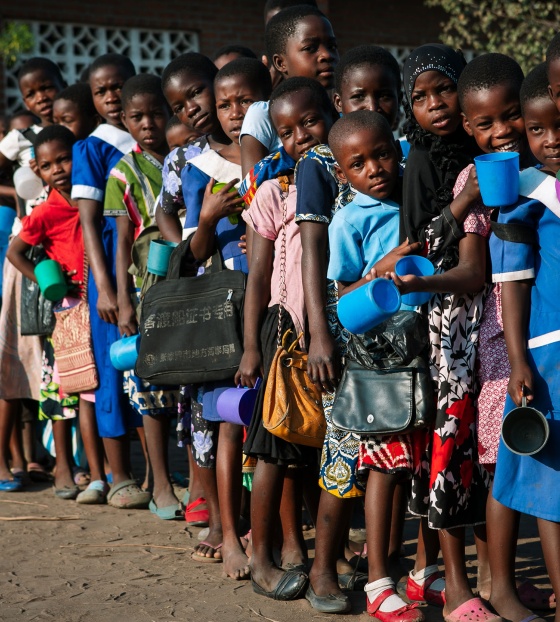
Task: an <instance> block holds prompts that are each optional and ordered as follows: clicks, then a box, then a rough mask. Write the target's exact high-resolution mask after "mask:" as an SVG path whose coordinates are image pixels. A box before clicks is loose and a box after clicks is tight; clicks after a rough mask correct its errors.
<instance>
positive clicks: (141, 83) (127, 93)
mask: <svg viewBox="0 0 560 622" xmlns="http://www.w3.org/2000/svg"><path fill="white" fill-rule="evenodd" d="M147 93H149V94H150V95H156V96H157V97H159V98H160V99H161V101H162V104H163V105H164V107H165V108H167V107H168V106H167V100H166V99H165V97H164V95H163V90H162V88H161V78H158V76H154V75H153V74H151V73H139V74H137V75H135V76H132V78H129V79H128V80H127V81H126V82H125V83H124V84H123V87H122V90H121V106H122V109H123V110H124V109H125V107H126V106H128V104H130V100H131V99H132V98H133V97H134V96H136V95H145V94H147Z"/></svg>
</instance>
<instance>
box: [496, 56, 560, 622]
mask: <svg viewBox="0 0 560 622" xmlns="http://www.w3.org/2000/svg"><path fill="white" fill-rule="evenodd" d="M548 86H549V80H548V79H547V75H546V68H545V66H544V65H540V66H538V67H537V68H536V69H534V70H533V71H532V72H531V73H530V74H529V75H528V76H527V78H526V80H525V82H524V83H523V87H522V91H521V105H522V110H523V118H524V120H525V129H526V131H527V138H528V142H529V147H530V149H531V151H532V153H533V155H534V156H535V157H536V159H537V160H538V161H539V163H540V164H541V167H540V172H541V173H542V175H540V176H539V177H542V178H543V179H544V181H545V185H546V183H548V180H549V179H550V178H549V177H548V176H552V177H554V176H556V175H557V174H558V171H559V170H560V111H558V110H557V108H556V106H555V103H554V101H553V100H552V99H551V98H550V95H549V89H548ZM553 88H554V86H553ZM525 173H529V175H532V174H535V173H534V171H531V170H529V171H524V172H523V173H522V174H521V182H522V183H521V186H522V187H521V193H520V194H521V196H520V200H519V202H518V203H517V204H515V205H512V206H508V207H504V208H500V214H499V216H498V222H499V223H503V224H505V225H506V231H507V225H508V224H514V223H518V224H521V225H523V226H524V227H525V228H526V229H528V231H529V232H531V231H534V232H535V233H536V235H537V236H538V245H536V244H533V243H531V241H529V240H527V242H517V243H514V242H510V241H506V240H504V239H500V238H498V237H497V236H496V235H492V237H491V239H490V252H491V257H492V272H493V275H492V278H493V280H494V281H495V282H500V283H502V298H503V322H504V334H505V338H506V344H507V351H508V357H509V361H510V363H511V376H510V380H509V385H508V396H507V398H506V404H505V409H504V412H505V413H508V412H509V411H510V410H511V409H512V408H514V407H515V406H519V405H521V398H522V395H523V394H524V392H525V393H527V400H528V402H529V403H530V405H531V406H532V407H534V408H536V409H538V410H540V411H542V412H543V413H544V414H545V416H546V417H547V419H548V420H549V427H550V437H549V439H548V442H547V445H546V446H545V447H544V449H543V450H542V451H540V452H539V453H538V454H536V455H534V456H519V455H516V454H514V453H512V452H511V451H510V450H509V449H507V448H506V446H505V445H504V444H503V443H502V442H500V447H499V450H498V460H497V463H496V474H495V479H494V488H493V494H494V497H495V499H496V500H497V501H498V502H500V503H502V504H503V505H505V506H507V507H508V508H511V509H513V510H517V511H518V512H523V513H526V514H530V515H532V516H536V517H537V522H538V525H539V534H540V539H541V543H542V546H543V551H544V558H545V562H546V566H547V570H548V574H549V577H550V580H551V583H552V587H553V589H554V592H555V593H556V594H558V593H560V582H559V574H558V550H559V545H560V529H559V525H560V506H559V504H558V499H559V498H558V495H557V494H556V491H557V489H558V470H559V466H560V465H559V464H558V442H559V438H558V426H557V424H556V422H555V418H554V413H555V411H557V410H558V404H557V400H558V369H557V366H558V353H557V334H558V327H559V326H560V324H559V322H558V312H557V301H558V295H559V292H558V271H557V265H558V252H557V248H558V244H557V241H558V235H559V233H560V230H559V227H558V225H559V223H560V221H559V219H558V214H559V213H560V204H559V202H558V197H557V196H556V192H555V187H554V183H548V188H549V190H548V191H547V192H545V193H542V194H541V195H540V196H541V198H542V200H543V201H544V203H545V204H543V203H541V202H539V201H537V200H534V197H533V196H532V193H531V192H527V191H526V190H524V188H523V178H524V174H525ZM551 181H552V180H551ZM525 194H527V195H528V198H527V199H525V200H524V199H523V198H522V197H523V196H524V195H525ZM512 587H513V586H512ZM507 597H508V598H509V599H511V600H512V601H513V602H516V601H517V598H516V594H515V590H514V589H510V591H509V594H507ZM516 604H517V607H518V608H521V605H520V603H519V602H517V603H516ZM555 620H556V621H557V622H558V620H560V610H558V609H557V610H556V615H555Z"/></svg>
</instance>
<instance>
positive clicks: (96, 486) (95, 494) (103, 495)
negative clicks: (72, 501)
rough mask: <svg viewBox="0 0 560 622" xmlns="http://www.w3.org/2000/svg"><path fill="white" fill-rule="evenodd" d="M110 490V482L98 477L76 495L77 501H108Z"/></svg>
mask: <svg viewBox="0 0 560 622" xmlns="http://www.w3.org/2000/svg"><path fill="white" fill-rule="evenodd" d="M108 492H109V484H107V482H104V481H103V480H101V479H96V480H94V481H93V482H91V483H90V484H89V486H88V487H87V488H86V489H85V490H83V491H82V492H81V493H80V494H79V495H78V496H77V497H76V503H83V504H84V505H100V504H102V503H107V494H108Z"/></svg>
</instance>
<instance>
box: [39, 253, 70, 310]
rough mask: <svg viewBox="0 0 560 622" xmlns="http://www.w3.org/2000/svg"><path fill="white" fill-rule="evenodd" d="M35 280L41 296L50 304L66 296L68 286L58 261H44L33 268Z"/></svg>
mask: <svg viewBox="0 0 560 622" xmlns="http://www.w3.org/2000/svg"><path fill="white" fill-rule="evenodd" d="M34 272H35V278H36V279H37V283H38V284H39V289H40V290H41V292H42V294H43V296H44V297H45V298H46V299H47V300H51V301H52V302H58V301H59V300H62V298H64V296H66V292H67V291H68V284H67V283H66V278H65V276H64V272H62V268H61V266H60V264H59V263H58V261H55V260H54V259H45V260H44V261H41V262H40V263H38V264H37V265H36V266H35V270H34Z"/></svg>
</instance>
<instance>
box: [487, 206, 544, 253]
mask: <svg viewBox="0 0 560 622" xmlns="http://www.w3.org/2000/svg"><path fill="white" fill-rule="evenodd" d="M498 213H499V210H494V211H493V212H492V214H491V215H490V227H491V228H492V231H493V233H494V234H495V236H496V237H497V238H500V240H505V241H506V242H517V243H519V244H530V245H531V246H538V245H539V238H538V236H537V232H536V231H535V230H534V229H533V228H532V227H528V226H527V225H522V224H520V223H508V224H505V223H503V222H498Z"/></svg>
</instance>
